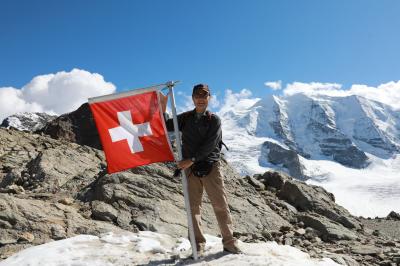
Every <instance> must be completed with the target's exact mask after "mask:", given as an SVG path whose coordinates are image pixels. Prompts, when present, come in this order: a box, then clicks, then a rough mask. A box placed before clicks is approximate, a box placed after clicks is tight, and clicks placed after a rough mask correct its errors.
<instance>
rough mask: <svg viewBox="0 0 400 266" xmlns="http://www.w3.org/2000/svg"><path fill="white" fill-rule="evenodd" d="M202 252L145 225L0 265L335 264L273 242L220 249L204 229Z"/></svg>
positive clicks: (34, 250)
mask: <svg viewBox="0 0 400 266" xmlns="http://www.w3.org/2000/svg"><path fill="white" fill-rule="evenodd" d="M206 238H207V245H206V253H205V257H204V258H203V259H201V260H198V261H197V262H194V261H193V260H191V259H185V258H187V257H188V256H190V255H191V249H190V243H189V241H188V240H187V239H184V238H179V239H176V238H173V237H171V236H168V235H164V234H158V233H154V232H148V231H143V232H139V233H131V232H123V233H107V234H104V235H102V236H100V237H97V236H92V235H78V236H75V237H72V238H68V239H64V240H59V241H54V242H50V243H46V244H43V245H39V246H35V247H31V248H28V249H25V250H22V251H21V252H19V253H17V254H15V255H13V256H12V257H9V258H8V259H6V260H4V261H2V262H0V266H28V265H29V266H39V265H46V266H53V265H54V266H55V265H57V266H59V265H62V266H86V265H87V266H89V265H90V266H92V265H96V266H106V265H107V266H108V265H114V266H119V265H121V266H122V265H138V264H139V265H144V264H147V265H187V264H190V265H271V266H272V265H274V266H279V265H285V266H286V265H287V266H290V265H292V266H301V265H308V266H312V265H326V266H330V265H338V264H336V263H335V262H333V261H332V260H331V259H327V258H324V259H311V258H310V257H309V255H308V254H307V253H304V252H302V251H300V250H298V249H296V248H293V247H291V246H286V245H278V244H277V243H276V242H267V243H252V244H249V243H243V242H240V243H239V244H240V247H241V248H242V250H243V251H244V252H245V254H240V255H233V254H227V253H223V252H222V244H221V238H218V237H214V236H210V235H206Z"/></svg>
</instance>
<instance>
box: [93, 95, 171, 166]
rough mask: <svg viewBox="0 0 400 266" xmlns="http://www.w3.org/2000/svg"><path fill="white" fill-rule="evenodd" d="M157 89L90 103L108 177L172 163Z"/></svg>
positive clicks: (101, 98)
mask: <svg viewBox="0 0 400 266" xmlns="http://www.w3.org/2000/svg"><path fill="white" fill-rule="evenodd" d="M158 93H159V92H158V91H157V90H156V89H153V90H151V89H150V90H149V89H145V90H143V89H142V90H136V91H135V90H133V91H130V92H125V93H121V94H120V95H118V94H114V95H109V96H103V97H97V98H92V99H89V105H90V109H91V110H92V113H93V116H94V119H95V122H96V126H97V130H98V132H99V135H100V140H101V143H102V145H103V150H104V153H105V155H106V160H107V171H108V173H115V172H119V171H122V170H126V169H129V168H133V167H136V166H140V165H146V164H150V163H155V162H165V161H173V160H174V156H173V153H172V149H171V145H170V143H169V140H168V136H167V133H166V132H167V131H166V127H165V123H164V119H163V116H162V113H161V108H160V100H159V95H158Z"/></svg>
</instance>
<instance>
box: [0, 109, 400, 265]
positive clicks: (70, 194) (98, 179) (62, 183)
mask: <svg viewBox="0 0 400 266" xmlns="http://www.w3.org/2000/svg"><path fill="white" fill-rule="evenodd" d="M77 112H80V115H77ZM88 112H89V111H88V108H87V105H86V106H82V107H81V108H80V109H78V111H76V112H73V113H70V114H67V115H64V116H62V117H59V118H57V119H55V120H53V121H52V122H50V123H49V124H48V125H47V126H46V127H45V129H44V130H43V131H41V133H40V132H39V133H33V132H22V131H18V130H13V129H5V128H0V258H1V259H4V258H7V257H8V256H10V255H11V254H13V253H15V252H17V251H19V250H21V249H24V248H27V247H29V246H32V245H38V244H42V243H45V242H48V241H52V240H58V239H63V238H67V237H71V236H74V235H76V234H94V235H99V234H100V233H103V232H107V231H118V230H121V229H124V230H130V231H137V230H150V231H156V232H160V233H167V234H170V235H173V236H186V234H187V227H186V213H185V211H184V201H183V194H182V188H181V180H180V179H179V178H174V177H173V170H174V164H172V163H165V164H164V163H159V164H152V165H149V166H144V167H139V168H135V169H132V170H129V171H124V172H121V173H116V174H112V175H109V174H107V173H106V172H105V161H104V154H103V152H102V151H101V150H99V149H96V148H98V147H99V146H96V145H98V142H97V141H98V140H96V139H93V138H95V137H92V139H91V140H90V138H89V137H87V138H85V137H83V136H89V135H91V136H96V133H95V131H94V132H93V130H94V127H93V126H94V124H93V123H92V122H89V121H92V120H90V119H91V116H90V113H88ZM88 119H89V120H88ZM85 121H86V123H85ZM79 123H82V124H85V125H91V128H89V129H86V130H83V129H82V128H81V126H80V124H79ZM46 128H47V129H46ZM50 128H51V130H50ZM46 130H48V131H46ZM44 132H53V133H51V134H50V133H48V134H49V135H51V136H52V137H53V138H51V137H50V136H48V135H46V134H45V133H44ZM55 138H56V139H55ZM89 140H90V141H89ZM74 142H75V143H74ZM93 147H96V148H93ZM223 172H224V175H225V182H226V189H227V194H228V199H229V206H230V209H231V212H232V216H233V220H234V224H235V228H234V229H235V235H236V236H237V237H238V238H239V239H241V240H243V241H246V242H258V241H271V240H273V241H276V242H278V243H280V244H286V245H292V246H295V247H298V248H299V249H302V250H304V251H306V252H308V253H309V254H310V255H311V256H313V257H331V258H333V259H334V260H335V261H336V262H338V263H340V264H343V265H400V229H399V228H400V217H399V214H397V213H391V214H390V215H388V217H387V218H385V219H383V218H381V219H364V218H359V217H354V216H352V215H351V214H350V213H349V212H348V211H347V210H346V209H344V208H342V207H341V206H339V205H337V204H336V203H335V199H334V196H333V195H332V194H330V193H328V192H327V191H325V190H324V189H323V188H321V187H317V186H310V185H306V184H305V183H303V182H301V181H298V180H296V179H293V178H291V177H290V176H288V175H285V174H282V173H279V172H266V173H264V174H258V175H254V176H246V177H241V176H240V175H238V174H237V173H236V171H235V170H234V169H233V168H231V167H230V166H229V164H228V163H227V162H226V161H223ZM204 201H205V204H204V208H203V227H204V229H205V232H206V233H209V234H214V235H217V234H219V230H218V228H217V222H216V220H215V217H214V214H213V211H212V208H211V206H210V204H208V199H207V198H206V197H205V199H204Z"/></svg>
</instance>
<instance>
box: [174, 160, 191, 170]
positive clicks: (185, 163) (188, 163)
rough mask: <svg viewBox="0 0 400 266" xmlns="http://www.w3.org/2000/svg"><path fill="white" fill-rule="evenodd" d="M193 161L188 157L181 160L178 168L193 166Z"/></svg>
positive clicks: (183, 168)
mask: <svg viewBox="0 0 400 266" xmlns="http://www.w3.org/2000/svg"><path fill="white" fill-rule="evenodd" d="M192 164H193V162H192V160H190V159H186V160H182V161H180V162H178V168H179V169H182V170H185V169H187V168H189V167H190V166H192Z"/></svg>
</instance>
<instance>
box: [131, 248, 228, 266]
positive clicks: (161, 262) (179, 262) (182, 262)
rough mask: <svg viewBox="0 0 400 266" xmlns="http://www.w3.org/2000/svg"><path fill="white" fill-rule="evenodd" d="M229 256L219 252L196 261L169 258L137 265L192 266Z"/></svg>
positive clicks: (189, 258)
mask: <svg viewBox="0 0 400 266" xmlns="http://www.w3.org/2000/svg"><path fill="white" fill-rule="evenodd" d="M226 255H229V253H227V252H224V251H220V252H217V253H213V254H208V255H207V256H204V257H201V258H199V259H198V260H194V259H193V258H192V256H189V257H187V258H177V259H174V258H171V259H164V260H157V261H149V263H147V264H138V265H139V266H145V265H147V266H157V265H192V264H195V263H199V262H202V261H204V262H210V261H213V260H217V259H219V258H221V257H223V256H226Z"/></svg>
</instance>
